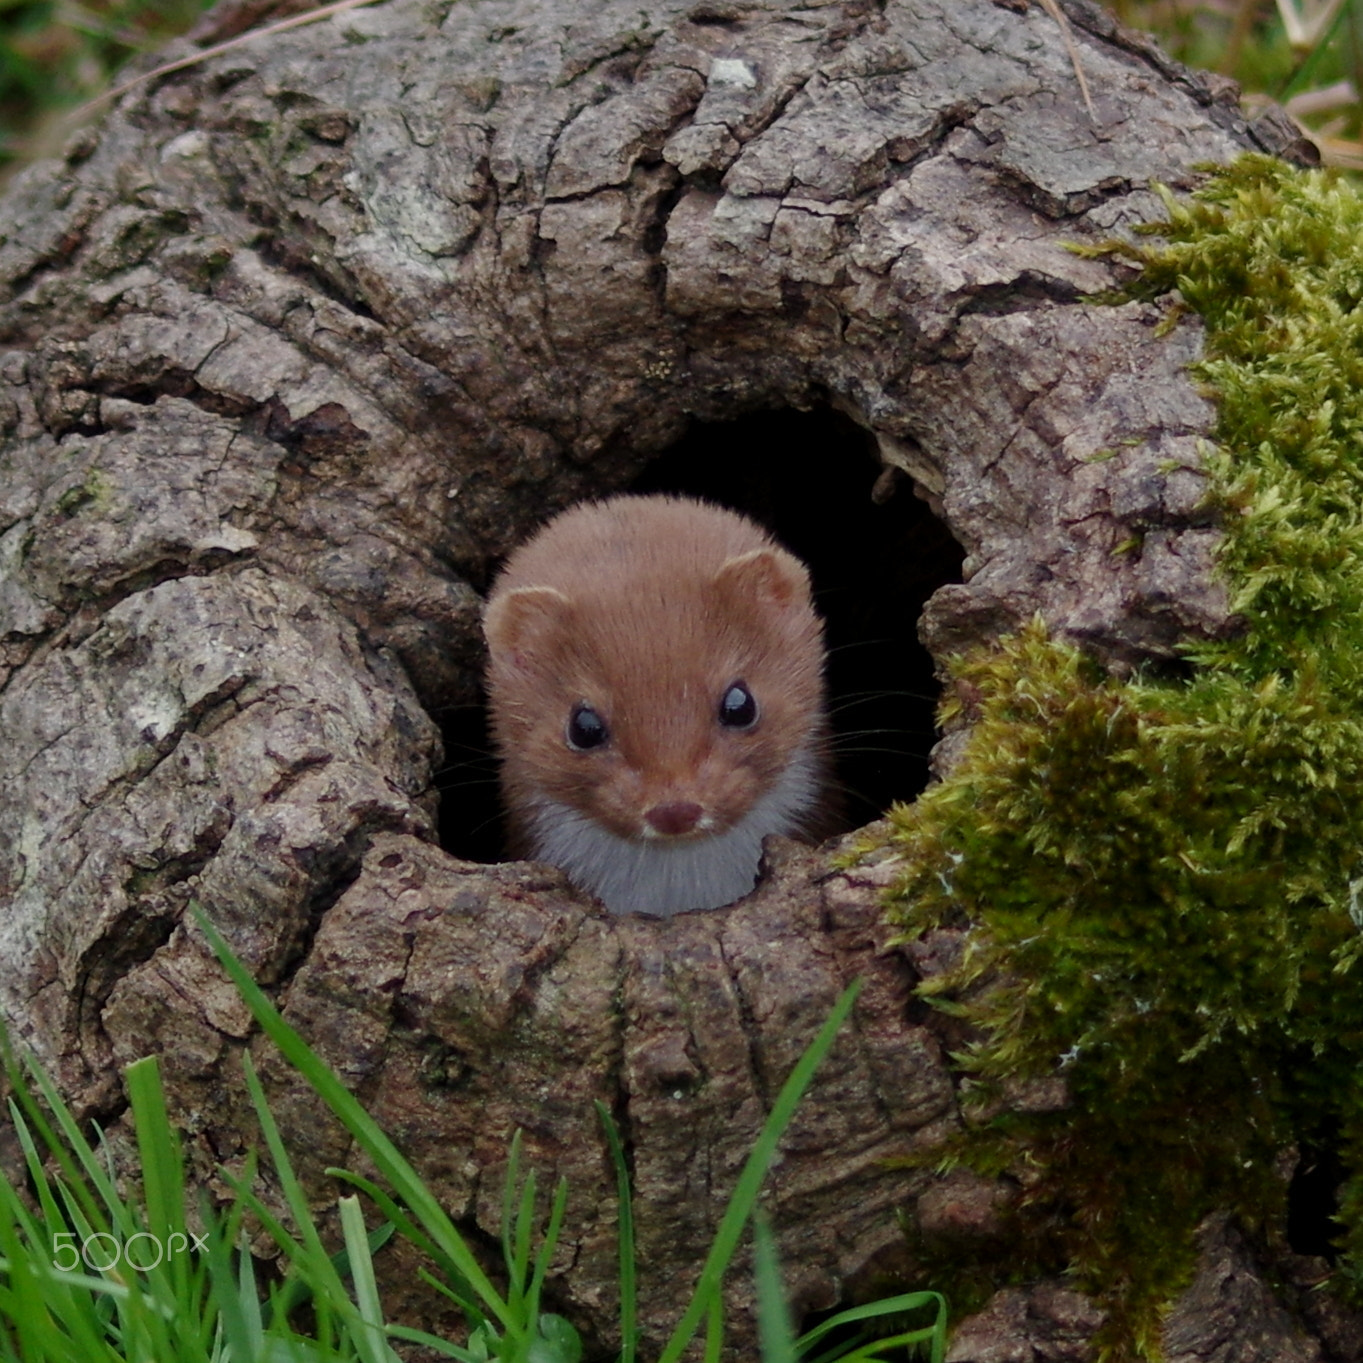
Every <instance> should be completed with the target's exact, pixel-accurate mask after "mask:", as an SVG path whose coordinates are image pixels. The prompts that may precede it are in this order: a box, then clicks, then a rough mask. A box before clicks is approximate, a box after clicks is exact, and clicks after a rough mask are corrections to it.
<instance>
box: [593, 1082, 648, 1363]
mask: <svg viewBox="0 0 1363 1363" xmlns="http://www.w3.org/2000/svg"><path fill="white" fill-rule="evenodd" d="M596 1115H597V1117H598V1118H599V1119H600V1122H601V1127H602V1130H604V1131H605V1133H606V1144H607V1145H608V1146H609V1147H610V1157H611V1163H612V1164H613V1165H614V1166H615V1189H616V1201H617V1204H618V1206H619V1209H620V1210H619V1215H618V1219H617V1228H618V1244H619V1254H620V1363H634V1345H635V1341H636V1338H637V1336H638V1333H639V1298H638V1287H637V1279H636V1265H635V1251H634V1190H633V1189H632V1188H631V1187H630V1181H629V1168H628V1166H627V1165H626V1164H625V1150H624V1147H623V1146H622V1145H621V1143H620V1132H619V1131H618V1130H617V1129H616V1125H615V1119H614V1118H613V1117H612V1116H611V1114H610V1109H609V1108H608V1107H607V1106H606V1105H605V1103H603V1102H602V1101H601V1100H600V1099H599V1098H598V1099H597V1100H596Z"/></svg>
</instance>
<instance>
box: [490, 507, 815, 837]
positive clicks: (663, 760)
mask: <svg viewBox="0 0 1363 1363" xmlns="http://www.w3.org/2000/svg"><path fill="white" fill-rule="evenodd" d="M574 517H576V518H577V522H578V523H576V524H572V523H570V524H569V525H568V533H562V531H563V527H564V523H565V522H571V521H572V518H574ZM545 541H548V542H549V543H548V545H547V550H546V545H545V543H544V542H545ZM484 631H485V634H486V637H487V642H488V648H489V654H490V663H489V669H488V682H489V696H490V701H491V710H492V719H493V731H494V737H495V740H496V743H497V746H498V748H499V750H500V754H501V757H502V762H503V773H502V780H503V788H504V791H505V794H506V799H507V803H508V806H509V809H510V812H511V814H512V817H513V821H514V820H515V819H516V818H517V816H518V814H519V815H520V816H521V818H522V820H523V821H524V820H525V819H528V818H529V817H530V816H532V815H533V813H534V811H535V809H536V808H537V807H539V806H541V805H543V804H545V803H546V802H552V803H553V804H556V805H559V806H566V807H568V808H570V809H572V810H574V811H576V812H577V813H579V814H581V815H584V816H586V817H587V818H590V819H591V820H593V821H594V822H595V823H596V824H597V825H599V826H600V827H602V828H604V829H606V830H607V831H609V832H610V833H612V834H614V835H615V836H617V837H621V838H627V839H631V840H636V841H640V842H646V843H655V844H659V845H662V844H668V843H671V844H680V843H683V842H689V841H696V840H700V839H704V838H707V837H713V836H716V835H720V834H723V833H726V832H727V831H728V830H730V829H731V828H733V827H734V826H735V825H736V824H737V823H739V822H740V821H742V820H743V818H744V816H745V815H747V814H748V812H749V811H750V810H752V809H753V807H754V805H756V804H757V803H758V802H759V801H760V800H761V799H762V797H763V796H764V795H766V794H768V793H769V792H771V791H772V790H773V789H774V788H775V787H776V786H777V784H778V783H779V782H780V780H781V778H782V776H783V774H785V773H786V772H787V771H788V769H789V768H790V767H791V764H792V763H793V762H795V761H799V762H800V763H801V764H802V767H803V768H804V769H809V768H812V766H813V765H814V759H813V751H814V749H815V748H816V747H817V746H818V745H819V744H820V743H821V740H822V731H823V719H822V675H821V674H822V662H823V657H822V653H823V650H822V631H821V626H820V622H819V619H818V617H817V615H816V614H815V613H814V609H813V606H812V604H811V601H810V590H809V577H808V574H807V572H806V570H805V568H804V566H803V565H802V564H801V563H800V562H799V561H798V560H797V559H796V558H794V557H793V556H792V555H791V554H789V553H787V552H786V551H785V550H784V549H782V548H780V547H779V546H777V545H776V544H774V543H772V542H771V541H770V540H768V539H767V537H766V536H765V534H764V533H763V532H762V531H760V530H759V529H758V528H757V527H756V526H753V525H752V524H751V523H750V522H747V521H745V520H743V519H742V518H741V517H738V516H736V515H734V514H733V513H731V512H726V511H720V510H719V509H717V508H714V507H708V506H703V505H702V504H700V503H692V502H680V501H677V500H676V499H663V498H621V499H617V500H616V501H614V502H608V503H604V504H601V505H597V506H591V507H587V508H579V509H577V510H575V511H573V512H569V513H567V515H566V516H565V517H562V518H560V520H559V521H558V522H555V523H554V524H552V525H551V526H550V527H549V529H548V530H547V531H545V532H544V533H543V534H542V535H541V537H540V539H539V540H537V541H532V543H531V545H530V546H527V551H525V557H524V559H523V561H522V562H520V563H517V561H516V560H515V559H513V561H512V563H511V565H509V570H508V572H507V574H505V575H504V577H503V579H502V581H500V582H499V584H498V586H497V589H496V590H495V591H494V593H493V595H492V598H491V600H490V601H489V604H488V607H487V610H486V613H485V616H484ZM788 822H789V821H788ZM772 831H778V830H772ZM779 831H787V832H794V831H798V830H797V829H795V828H791V827H786V828H783V829H781V830H779Z"/></svg>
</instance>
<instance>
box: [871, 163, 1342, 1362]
mask: <svg viewBox="0 0 1363 1363" xmlns="http://www.w3.org/2000/svg"><path fill="white" fill-rule="evenodd" d="M1169 212H1170V222H1169V223H1168V224H1166V225H1164V226H1163V227H1162V228H1161V229H1160V232H1161V235H1162V237H1163V240H1162V241H1161V242H1160V243H1158V244H1153V245H1151V246H1149V247H1146V248H1133V247H1121V248H1113V249H1119V250H1122V251H1123V252H1124V253H1125V254H1127V255H1129V256H1131V257H1133V258H1135V259H1136V260H1138V262H1139V263H1140V264H1141V266H1142V267H1143V274H1142V277H1141V280H1140V282H1139V285H1138V286H1137V291H1138V292H1139V293H1140V294H1141V295H1143V296H1146V297H1151V298H1158V297H1164V296H1166V295H1168V294H1169V293H1170V292H1171V291H1173V290H1174V289H1177V290H1178V293H1179V294H1180V295H1181V298H1182V300H1183V304H1184V305H1186V306H1187V307H1189V308H1192V309H1193V310H1195V311H1196V312H1198V313H1199V314H1200V315H1201V316H1202V318H1203V319H1204V321H1205V325H1206V330H1207V345H1206V358H1205V359H1204V361H1203V362H1202V363H1201V364H1200V365H1199V366H1198V369H1197V375H1198V377H1199V378H1200V379H1202V380H1203V381H1204V382H1205V383H1206V384H1207V385H1208V386H1209V388H1210V389H1211V390H1212V391H1213V392H1214V393H1215V394H1216V395H1217V398H1218V403H1219V419H1218V426H1217V430H1216V440H1217V444H1216V447H1215V448H1214V449H1209V450H1208V451H1207V456H1206V462H1207V466H1208V468H1209V470H1210V473H1211V477H1212V484H1213V504H1214V507H1215V508H1216V509H1217V511H1218V512H1219V514H1220V516H1221V520H1222V523H1223V527H1224V532H1225V539H1224V544H1223V547H1222V550H1221V555H1220V564H1221V568H1222V571H1223V572H1224V575H1225V578H1226V580H1227V582H1228V583H1229V584H1230V588H1231V592H1232V597H1233V601H1234V604H1235V609H1236V610H1237V611H1238V612H1239V613H1240V614H1241V615H1242V617H1243V619H1244V621H1245V624H1246V628H1245V629H1244V630H1243V632H1241V633H1239V634H1237V635H1236V637H1234V638H1232V639H1229V640H1226V641H1224V642H1217V643H1214V644H1202V645H1198V646H1196V647H1194V648H1191V649H1190V650H1189V659H1190V662H1191V664H1192V673H1191V676H1190V678H1189V679H1188V680H1186V681H1182V682H1178V681H1166V680H1155V679H1150V678H1137V679H1136V680H1133V681H1126V682H1123V681H1117V680H1114V679H1112V678H1110V677H1107V676H1105V675H1104V674H1103V673H1102V672H1101V671H1100V670H1099V669H1098V668H1097V667H1096V666H1095V665H1094V664H1093V663H1092V662H1090V661H1089V660H1087V659H1086V658H1084V657H1083V656H1082V655H1081V654H1080V653H1079V652H1077V651H1076V650H1075V649H1073V648H1070V647H1068V646H1066V645H1064V644H1061V643H1058V642H1056V641H1054V640H1052V639H1050V638H1049V637H1048V636H1047V633H1046V630H1045V628H1044V627H1043V626H1042V625H1041V624H1040V623H1039V622H1038V623H1035V624H1034V625H1032V626H1031V627H1029V628H1028V629H1026V630H1024V631H1022V632H1021V633H1020V634H1019V635H1017V636H1016V637H1013V638H1011V639H1008V640H1005V641H1004V642H1003V644H1002V645H1001V646H1000V647H999V648H998V649H997V650H996V651H993V652H990V653H988V654H983V655H979V656H974V657H967V658H963V659H960V660H958V661H957V662H956V664H955V667H954V675H955V682H956V685H955V687H954V693H955V696H956V699H954V700H951V701H949V702H947V711H948V713H947V715H946V716H945V718H947V719H951V718H955V717H957V716H956V715H954V714H953V713H952V711H953V709H957V710H958V709H959V707H960V706H962V705H964V704H968V705H969V708H970V711H971V713H970V715H969V716H968V718H970V720H971V721H972V730H971V737H970V740H969V742H968V746H967V748H966V750H965V753H964V756H963V759H962V761H961V763H960V765H959V767H958V768H957V770H956V771H955V772H954V773H953V774H952V775H951V776H950V778H949V779H947V780H946V781H944V782H943V783H942V784H940V785H938V786H936V787H935V788H933V789H931V790H929V791H928V792H927V793H925V794H924V795H923V796H922V797H921V798H920V799H919V800H918V801H917V803H915V804H914V805H911V806H906V807H901V808H898V809H896V810H895V811H893V813H892V826H893V832H892V834H891V838H892V841H893V843H894V844H895V846H896V848H897V850H898V851H899V853H900V854H901V855H902V857H903V859H904V865H905V868H906V869H905V873H904V876H903V880H902V883H901V884H900V885H899V886H898V888H897V891H896V894H895V896H894V899H893V909H892V912H893V913H894V914H895V916H896V917H897V919H898V921H900V922H902V923H903V925H904V926H905V928H906V929H907V930H908V931H909V932H910V933H911V934H916V933H918V932H920V931H922V930H923V929H924V928H927V927H930V926H932V925H938V924H957V925H967V924H969V925H974V926H973V927H972V930H971V932H970V933H969V936H968V939H967V941H968V947H967V950H966V953H965V956H964V958H963V960H962V962H961V964H960V965H959V968H957V969H956V970H955V971H954V972H953V973H952V974H951V975H949V976H946V977H942V978H936V979H932V980H929V981H927V982H926V983H925V984H924V986H923V992H924V994H925V995H927V996H928V997H929V998H931V999H932V1001H933V1002H934V1003H935V1004H937V1006H939V1007H943V1008H947V1009H949V1010H951V1011H953V1012H957V1013H961V1014H963V1015H964V1016H966V1017H967V1018H968V1019H969V1020H970V1021H972V1022H973V1023H974V1024H975V1025H976V1026H977V1028H978V1029H979V1032H978V1035H979V1036H980V1040H979V1042H978V1043H977V1044H976V1045H975V1046H974V1047H973V1048H972V1049H971V1050H970V1051H969V1052H968V1053H967V1054H966V1055H964V1056H962V1057H961V1061H962V1063H963V1064H964V1065H965V1066H966V1067H967V1068H968V1069H969V1070H970V1071H971V1072H972V1074H973V1076H974V1079H975V1080H976V1081H977V1087H975V1088H974V1089H973V1090H972V1091H973V1094H974V1095H975V1096H976V1098H978V1100H979V1102H980V1104H981V1110H982V1111H983V1110H985V1107H986V1105H987V1104H989V1103H990V1101H991V1100H992V1099H993V1098H994V1097H995V1096H996V1095H997V1093H998V1091H999V1088H1000V1085H1001V1084H1002V1083H1003V1082H1004V1081H1005V1080H1012V1079H1016V1078H1017V1077H1022V1078H1026V1077H1029V1076H1047V1075H1053V1074H1055V1073H1056V1072H1057V1071H1059V1072H1061V1073H1063V1074H1064V1075H1065V1076H1066V1078H1067V1080H1068V1082H1069V1086H1070V1089H1071V1093H1072V1099H1073V1101H1072V1105H1071V1107H1070V1108H1069V1109H1068V1110H1066V1111H1062V1112H1059V1113H1051V1114H1019V1113H1012V1114H1007V1115H1005V1116H1002V1117H996V1118H994V1119H993V1120H992V1121H988V1122H984V1123H982V1125H981V1126H980V1127H979V1128H978V1129H975V1130H973V1131H972V1132H971V1133H970V1134H969V1135H968V1136H966V1137H964V1138H963V1139H962V1140H961V1141H960V1143H959V1144H958V1145H957V1146H956V1147H954V1149H953V1151H952V1152H951V1157H952V1158H955V1159H960V1160H964V1161H966V1162H968V1163H970V1164H972V1165H973V1166H975V1167H977V1168H979V1169H981V1170H982V1171H997V1170H999V1169H1002V1168H1012V1169H1014V1170H1018V1171H1025V1177H1024V1178H1023V1179H1022V1185H1023V1187H1024V1188H1025V1189H1026V1192H1025V1195H1024V1198H1023V1205H1022V1207H1021V1209H1020V1213H1019V1214H1020V1215H1021V1216H1022V1217H1024V1218H1025V1219H1026V1220H1027V1221H1028V1222H1030V1226H1029V1230H1030V1234H1031V1236H1032V1237H1033V1239H1034V1243H1037V1244H1040V1245H1045V1246H1047V1247H1048V1248H1049V1252H1050V1253H1051V1254H1052V1255H1053V1256H1054V1257H1053V1259H1052V1261H1051V1263H1050V1264H1049V1265H1042V1264H1041V1263H1039V1262H1038V1264H1037V1265H1035V1266H1038V1267H1040V1266H1049V1267H1054V1266H1055V1264H1056V1263H1060V1262H1063V1263H1064V1264H1066V1265H1068V1266H1069V1267H1070V1268H1071V1269H1072V1271H1073V1272H1074V1273H1075V1274H1076V1276H1077V1278H1078V1280H1079V1282H1080V1283H1081V1285H1082V1286H1084V1287H1085V1288H1086V1289H1087V1290H1088V1291H1090V1292H1092V1293H1094V1294H1096V1295H1097V1296H1098V1297H1099V1298H1100V1299H1101V1300H1102V1302H1103V1304H1104V1305H1105V1306H1106V1307H1107V1309H1108V1311H1109V1313H1110V1315H1109V1320H1108V1324H1107V1326H1106V1327H1105V1329H1104V1334H1103V1340H1102V1343H1103V1348H1104V1354H1105V1356H1107V1357H1112V1358H1119V1357H1131V1356H1141V1355H1143V1356H1147V1357H1154V1356H1156V1355H1157V1353H1158V1343H1157V1340H1158V1325H1159V1314H1160V1310H1161V1307H1162V1306H1163V1305H1164V1304H1165V1303H1167V1301H1168V1300H1169V1299H1170V1297H1171V1296H1172V1295H1173V1294H1174V1293H1175V1292H1176V1291H1177V1290H1178V1289H1179V1288H1180V1286H1181V1285H1183V1284H1184V1283H1185V1282H1186V1281H1187V1278H1188V1276H1189V1274H1190V1272H1191V1270H1192V1266H1193V1264H1194V1261H1195V1246H1194V1239H1193V1232H1194V1229H1195V1227H1196V1226H1197V1224H1198V1222H1199V1220H1200V1219H1201V1218H1202V1217H1203V1216H1204V1215H1205V1214H1206V1213H1207V1212H1208V1211H1210V1210H1212V1209H1213V1208H1215V1207H1218V1206H1229V1207H1231V1208H1233V1209H1235V1210H1236V1211H1237V1212H1238V1213H1239V1215H1240V1217H1241V1218H1242V1220H1243V1221H1244V1222H1245V1223H1246V1224H1247V1225H1248V1226H1249V1227H1250V1228H1251V1229H1257V1230H1258V1231H1259V1232H1260V1233H1262V1234H1264V1235H1268V1236H1272V1235H1273V1234H1275V1233H1277V1232H1276V1231H1275V1226H1276V1227H1281V1225H1282V1212H1283V1203H1284V1200H1285V1189H1284V1187H1283V1183H1282V1180H1281V1177H1280V1176H1279V1175H1275V1172H1274V1167H1273V1165H1274V1159H1275V1156H1276V1154H1277V1152H1278V1151H1280V1150H1281V1149H1282V1148H1283V1147H1284V1146H1286V1145H1288V1144H1290V1143H1291V1142H1292V1141H1293V1140H1295V1139H1298V1138H1299V1137H1306V1138H1308V1139H1309V1138H1311V1137H1313V1136H1316V1135H1318V1134H1319V1133H1320V1132H1322V1131H1330V1130H1339V1131H1341V1132H1342V1133H1343V1145H1344V1156H1345V1160H1346V1166H1347V1168H1348V1169H1349V1182H1348V1183H1347V1185H1346V1187H1345V1190H1344V1195H1343V1217H1344V1220H1345V1225H1346V1229H1345V1232H1344V1235H1343V1243H1342V1246H1341V1248H1342V1249H1343V1250H1344V1257H1343V1258H1342V1260H1341V1263H1340V1266H1339V1269H1338V1271H1337V1273H1336V1285H1337V1286H1344V1287H1346V1288H1347V1287H1348V1286H1349V1285H1351V1284H1359V1283H1363V1084H1360V1073H1363V1071H1360V1061H1363V980H1361V979H1360V978H1359V975H1360V971H1359V967H1358V959H1359V956H1360V954H1363V943H1361V942H1360V925H1361V924H1363V907H1361V906H1360V892H1361V891H1363V199H1361V198H1360V196H1359V193H1358V192H1357V191H1356V190H1355V189H1354V188H1352V186H1350V185H1349V184H1348V183H1346V182H1345V181H1343V180H1341V179H1337V178H1334V177H1332V176H1330V175H1327V174H1323V173H1312V174H1302V173H1299V172H1296V171H1293V170H1291V169H1289V168H1287V167H1285V166H1283V165H1281V164H1280V163H1277V162H1274V161H1272V160H1270V159H1267V158H1246V159H1244V160H1242V161H1240V162H1238V163H1237V164H1236V165H1235V166H1234V167H1232V168H1230V169H1228V170H1225V171H1223V172H1221V173H1219V174H1218V175H1217V176H1216V177H1215V178H1214V179H1212V180H1211V181H1210V183H1209V184H1208V185H1207V186H1206V188H1205V189H1203V190H1202V191H1201V192H1200V193H1199V194H1198V195H1197V196H1196V199H1195V200H1194V201H1193V202H1192V203H1178V202H1175V201H1174V200H1172V199H1170V200H1169ZM962 697H965V698H968V700H962V699H961V698H962Z"/></svg>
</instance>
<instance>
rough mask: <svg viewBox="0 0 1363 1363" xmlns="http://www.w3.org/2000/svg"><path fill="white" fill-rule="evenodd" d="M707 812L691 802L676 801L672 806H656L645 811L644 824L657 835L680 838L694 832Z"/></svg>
mask: <svg viewBox="0 0 1363 1363" xmlns="http://www.w3.org/2000/svg"><path fill="white" fill-rule="evenodd" d="M704 813H705V811H704V810H703V809H702V808H701V807H700V805H698V804H696V803H695V802H694V801H691V800H675V801H673V802H672V803H671V804H665V805H654V806H653V808H652V809H650V810H647V811H645V813H644V822H645V823H646V824H648V826H649V827H650V828H651V829H653V830H654V832H656V833H662V834H664V835H665V836H666V837H669V838H679V837H681V836H682V835H683V834H684V833H690V832H692V831H693V830H694V829H695V827H696V825H697V824H698V823H699V822H700V817H701V815H702V814H704Z"/></svg>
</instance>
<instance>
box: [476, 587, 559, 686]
mask: <svg viewBox="0 0 1363 1363" xmlns="http://www.w3.org/2000/svg"><path fill="white" fill-rule="evenodd" d="M572 608H573V603H572V601H570V600H569V598H568V597H566V596H564V594H563V593H562V592H561V591H559V590H558V589H557V588H556V587H516V588H515V589H514V590H512V591H509V592H501V593H498V594H495V595H494V596H493V598H492V600H491V601H489V602H488V603H487V608H486V609H485V610H484V611H483V637H484V638H485V639H486V640H487V646H488V650H489V652H490V653H491V654H492V656H493V658H494V659H497V660H498V661H502V662H506V663H509V664H510V665H511V666H512V667H515V668H519V669H520V670H521V671H526V670H528V669H529V668H530V667H531V666H533V664H532V662H531V659H532V658H533V657H534V656H535V655H536V654H537V653H539V654H543V653H545V652H548V651H550V650H551V649H552V647H553V640H554V639H555V638H556V637H557V636H559V635H560V634H561V632H562V627H563V624H564V623H565V621H566V620H567V618H568V615H569V613H570V612H571V610H572Z"/></svg>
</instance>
